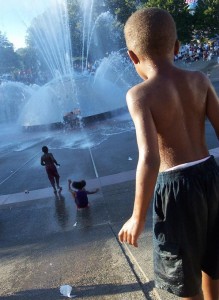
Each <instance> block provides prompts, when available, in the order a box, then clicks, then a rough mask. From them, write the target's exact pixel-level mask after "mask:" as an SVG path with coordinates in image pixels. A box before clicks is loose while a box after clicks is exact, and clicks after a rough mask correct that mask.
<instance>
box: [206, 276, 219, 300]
mask: <svg viewBox="0 0 219 300" xmlns="http://www.w3.org/2000/svg"><path fill="white" fill-rule="evenodd" d="M202 290H203V294H204V300H219V280H213V279H211V277H209V276H208V275H207V274H206V273H204V272H202Z"/></svg>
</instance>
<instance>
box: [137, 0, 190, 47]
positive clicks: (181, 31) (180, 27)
mask: <svg viewBox="0 0 219 300" xmlns="http://www.w3.org/2000/svg"><path fill="white" fill-rule="evenodd" d="M142 7H159V8H162V9H165V10H167V11H168V12H169V13H170V14H171V15H172V17H173V18H174V20H175V22H176V27H177V34H178V39H179V40H180V41H181V42H189V41H190V40H191V39H192V34H193V29H194V27H193V25H192V15H191V14H190V12H189V9H188V5H187V4H186V3H185V0H148V1H147V3H145V4H143V5H142Z"/></svg>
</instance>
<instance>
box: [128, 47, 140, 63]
mask: <svg viewBox="0 0 219 300" xmlns="http://www.w3.org/2000/svg"><path fill="white" fill-rule="evenodd" d="M127 52H128V56H129V57H130V59H131V60H132V61H133V63H134V64H135V65H137V64H138V63H139V59H138V56H137V55H136V54H135V53H134V52H133V51H132V50H128V51H127Z"/></svg>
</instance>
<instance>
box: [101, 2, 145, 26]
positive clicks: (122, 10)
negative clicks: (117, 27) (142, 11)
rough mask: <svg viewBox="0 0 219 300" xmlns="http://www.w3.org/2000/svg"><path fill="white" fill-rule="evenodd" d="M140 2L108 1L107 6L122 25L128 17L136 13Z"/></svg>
mask: <svg viewBox="0 0 219 300" xmlns="http://www.w3.org/2000/svg"><path fill="white" fill-rule="evenodd" d="M139 4H140V1H136V0H107V1H106V6H107V8H108V9H109V10H110V12H111V13H112V14H114V15H115V16H117V19H118V21H120V22H121V23H122V24H124V23H125V22H126V20H127V19H128V17H129V16H130V15H131V14H132V13H133V12H134V11H136V8H137V7H138V5H139Z"/></svg>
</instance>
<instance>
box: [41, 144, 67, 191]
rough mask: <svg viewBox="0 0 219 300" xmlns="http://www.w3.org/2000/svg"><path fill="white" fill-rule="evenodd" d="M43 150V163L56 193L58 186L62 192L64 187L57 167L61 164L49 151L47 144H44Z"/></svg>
mask: <svg viewBox="0 0 219 300" xmlns="http://www.w3.org/2000/svg"><path fill="white" fill-rule="evenodd" d="M42 151H43V153H44V154H43V155H42V156H41V165H42V166H45V168H46V173H47V175H48V178H49V181H50V183H51V185H52V187H53V190H54V193H57V190H56V186H57V189H58V190H59V192H61V190H62V187H61V186H60V185H59V178H60V176H59V173H58V171H57V168H56V166H60V164H58V163H57V161H56V160H55V158H54V156H53V154H52V153H49V149H48V147H47V146H43V147H42ZM55 165H56V166H55Z"/></svg>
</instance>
